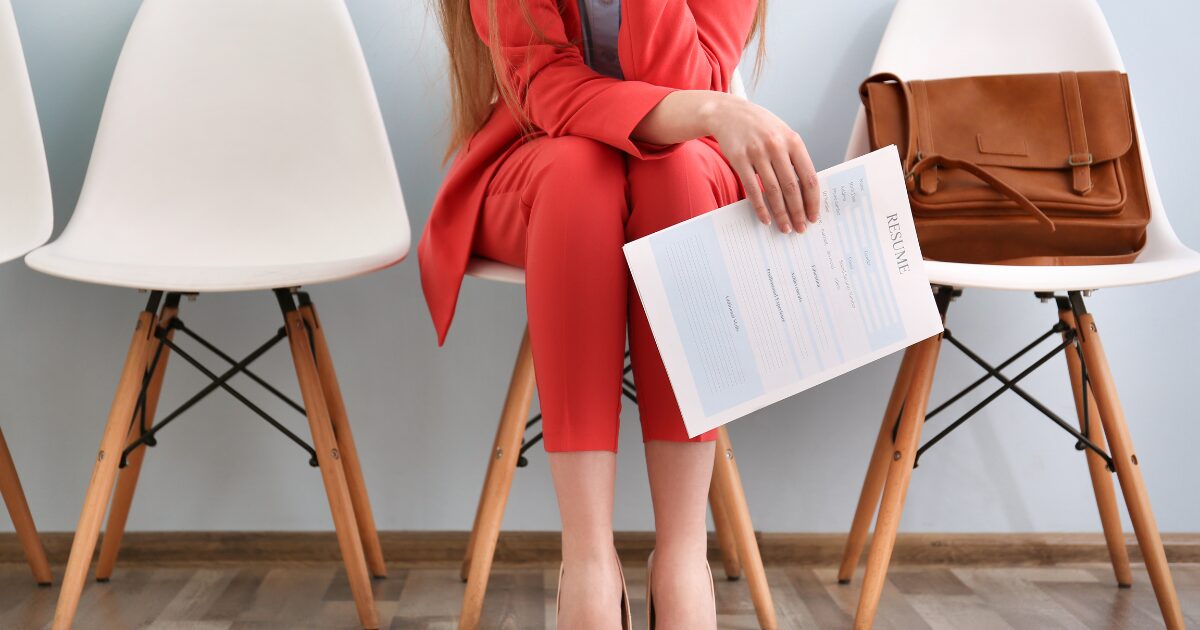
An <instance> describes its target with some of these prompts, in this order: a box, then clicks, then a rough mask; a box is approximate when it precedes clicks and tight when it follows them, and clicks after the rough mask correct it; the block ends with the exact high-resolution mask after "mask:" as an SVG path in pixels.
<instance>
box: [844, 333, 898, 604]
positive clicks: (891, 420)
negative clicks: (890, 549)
mask: <svg viewBox="0 0 1200 630" xmlns="http://www.w3.org/2000/svg"><path fill="white" fill-rule="evenodd" d="M915 348H916V346H912V347H910V348H909V349H908V350H906V351H905V352H904V358H903V359H902V360H901V361H900V371H899V372H897V373H896V381H895V383H894V384H893V385H892V395H891V397H890V398H888V404H887V410H886V411H884V412H883V424H882V425H880V427H879V435H878V436H877V437H876V438H875V450H874V451H872V453H871V461H870V463H869V464H868V465H867V476H866V478H864V479H863V485H862V492H860V493H859V495H858V507H857V508H855V510H854V522H853V523H852V524H851V525H850V534H849V535H848V536H847V537H846V549H845V550H844V551H843V552H842V565H841V567H839V568H838V576H837V579H838V583H839V584H849V583H850V580H851V578H853V577H854V569H855V568H856V567H857V566H858V559H859V557H860V556H862V550H863V547H864V546H866V543H867V533H868V532H869V531H870V529H871V521H872V520H874V519H875V508H876V507H878V506H879V497H880V496H881V495H882V494H883V481H884V479H885V478H886V477H887V471H888V462H889V461H890V460H891V456H892V430H893V429H895V428H896V419H897V418H898V417H899V416H900V410H901V409H902V408H903V407H904V396H905V394H906V393H907V392H908V383H909V380H910V379H911V377H912V366H913V357H914V356H915V350H914V349H915Z"/></svg>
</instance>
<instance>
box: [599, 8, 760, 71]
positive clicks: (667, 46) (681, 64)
mask: <svg viewBox="0 0 1200 630" xmlns="http://www.w3.org/2000/svg"><path fill="white" fill-rule="evenodd" d="M757 8H758V1H757V0H625V1H624V2H622V3H621V32H620V36H619V39H618V44H617V46H618V54H619V56H620V58H621V71H622V72H623V73H624V75H625V78H626V79H634V80H638V81H645V82H647V83H653V84H655V85H662V86H666V87H673V88H677V89H684V90H717V91H720V92H727V91H728V90H729V82H730V80H731V77H732V76H733V71H734V68H736V67H737V65H738V62H739V61H740V60H741V57H742V50H743V49H744V48H745V46H746V38H747V36H749V34H750V28H751V26H752V25H753V23H754V15H755V11H756V10H757Z"/></svg>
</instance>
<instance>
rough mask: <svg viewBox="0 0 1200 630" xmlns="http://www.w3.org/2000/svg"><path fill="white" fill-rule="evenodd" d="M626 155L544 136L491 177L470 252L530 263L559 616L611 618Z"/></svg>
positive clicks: (615, 605) (567, 620) (572, 621)
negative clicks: (556, 523) (555, 525)
mask: <svg viewBox="0 0 1200 630" xmlns="http://www.w3.org/2000/svg"><path fill="white" fill-rule="evenodd" d="M628 214H629V213H628V203H627V186H626V171H625V160H624V159H623V158H622V157H621V155H620V154H618V153H617V152H616V150H614V149H612V148H609V147H607V146H605V145H602V144H599V143H597V142H594V141H591V140H586V139H582V138H571V137H566V138H554V139H551V138H541V139H537V140H533V141H531V142H529V143H528V144H526V145H525V146H523V147H521V148H520V149H518V150H517V151H516V152H514V153H513V154H512V155H511V156H509V158H508V159H507V160H506V162H505V164H503V165H502V166H501V168H500V172H499V173H498V174H497V176H496V178H495V179H494V180H493V182H492V184H491V190H490V191H489V196H488V200H487V202H486V204H485V206H484V212H483V217H482V220H481V223H480V226H479V231H478V232H477V233H476V246H475V253H476V254H477V255H482V256H486V257H489V258H493V259H496V260H500V261H501V262H505V263H508V264H515V265H520V266H523V267H524V268H525V273H526V302H527V307H528V312H529V334H530V342H531V344H532V346H533V361H534V369H535V372H536V374H537V383H538V395H539V400H540V404H541V410H542V416H543V420H542V431H543V435H544V437H545V445H546V450H547V451H549V453H550V454H549V459H550V471H551V475H552V476H553V478H554V486H555V490H556V494H557V495H558V505H559V513H560V515H561V517H562V526H563V528H562V532H563V533H562V547H563V583H562V584H561V585H560V594H561V600H560V601H561V605H562V608H561V610H560V614H559V627H560V628H563V629H565V630H571V629H574V628H587V629H591V628H600V629H604V628H616V627H618V625H619V623H620V608H619V603H620V596H621V591H620V578H619V574H618V570H617V563H616V557H615V556H614V554H613V535H612V508H613V483H614V479H615V473H616V453H615V451H616V448H617V430H618V422H619V415H620V391H621V389H620V387H621V374H622V369H623V364H624V355H625V327H626V313H627V306H626V300H627V297H628V278H627V274H626V271H625V261H624V257H623V255H622V253H621V245H623V244H624V242H625V221H626V219H627V218H628Z"/></svg>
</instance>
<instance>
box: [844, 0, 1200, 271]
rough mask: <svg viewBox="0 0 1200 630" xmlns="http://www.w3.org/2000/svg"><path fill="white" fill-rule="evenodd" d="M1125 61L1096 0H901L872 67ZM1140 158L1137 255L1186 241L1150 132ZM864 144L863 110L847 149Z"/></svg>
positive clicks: (937, 69)
mask: <svg viewBox="0 0 1200 630" xmlns="http://www.w3.org/2000/svg"><path fill="white" fill-rule="evenodd" d="M1124 69H1125V65H1124V63H1123V62H1122V61H1121V55H1120V53H1119V52H1118V50H1117V44H1116V41H1115V40H1114V39H1113V35H1112V31H1110V30H1109V28H1108V23H1107V22H1106V21H1105V19H1104V14H1103V13H1102V12H1101V11H1100V7H1099V6H1098V5H1097V4H1096V2H1095V0H1002V1H983V0H899V2H897V4H896V8H895V9H894V10H893V12H892V17H891V20H890V21H889V22H888V26H887V30H886V31H885V32H884V35H883V40H882V41H881V42H880V44H879V50H878V52H877V53H876V55H875V62H874V64H873V65H872V68H871V72H872V73H876V72H892V73H895V74H897V75H899V76H900V77H902V78H904V79H938V78H946V77H956V76H971V75H989V74H1022V73H1036V72H1059V71H1063V70H1076V71H1089V70H1120V71H1124ZM1138 134H1139V137H1140V138H1141V155H1142V163H1143V164H1144V166H1145V171H1146V183H1147V187H1148V190H1149V195H1150V208H1151V221H1150V227H1149V230H1148V233H1147V242H1146V248H1145V250H1144V251H1143V254H1142V255H1141V256H1140V257H1139V260H1150V259H1154V258H1155V257H1157V256H1160V255H1164V254H1165V253H1166V252H1167V251H1168V250H1171V249H1173V248H1175V247H1182V244H1180V243H1179V239H1178V237H1176V236H1175V233H1174V231H1172V229H1171V226H1170V224H1169V223H1168V222H1167V218H1166V215H1165V213H1164V211H1163V207H1162V200H1161V198H1160V196H1159V192H1158V186H1157V185H1156V183H1155V180H1154V172H1153V170H1152V169H1151V167H1150V156H1149V152H1148V151H1147V150H1146V142H1145V137H1144V136H1143V135H1142V133H1141V125H1140V123H1139V124H1138ZM866 149H867V137H866V127H865V120H864V118H863V116H862V113H861V112H860V114H859V118H858V120H857V121H856V123H855V130H854V132H853V134H852V138H851V141H850V147H849V150H848V151H847V153H848V155H850V154H852V155H860V154H862V153H863V152H865V150H866Z"/></svg>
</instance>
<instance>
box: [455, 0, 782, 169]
mask: <svg viewBox="0 0 1200 630" xmlns="http://www.w3.org/2000/svg"><path fill="white" fill-rule="evenodd" d="M497 1H498V0H487V21H488V32H489V33H492V34H494V33H496V32H497V30H499V18H498V17H497V12H496V3H497ZM627 1H629V2H637V1H638V0H627ZM517 2H519V4H520V6H521V8H522V10H524V11H526V15H525V17H526V19H527V20H528V21H529V22H530V24H531V26H532V25H533V21H532V18H531V17H530V16H529V14H528V12H527V6H526V5H525V1H524V0H517ZM435 6H436V11H437V15H438V21H439V22H440V23H441V27H442V35H443V37H445V39H446V49H447V51H448V52H449V58H450V98H451V101H452V106H451V110H450V129H451V131H450V143H449V146H448V147H447V148H446V156H445V157H446V159H449V158H450V156H451V155H452V154H453V153H454V152H455V151H456V150H458V148H459V147H461V146H462V145H463V144H464V143H466V141H467V139H468V138H470V136H471V134H473V133H475V131H476V130H477V129H479V127H480V126H482V125H483V122H484V121H485V120H486V119H487V117H488V114H490V113H491V110H492V102H493V101H494V99H495V98H496V97H497V96H498V97H499V98H501V99H503V100H504V102H505V103H507V104H508V106H509V107H510V108H511V109H512V111H513V112H514V113H515V114H516V115H517V120H518V122H519V123H520V124H521V125H522V126H524V127H529V121H528V118H527V117H526V116H525V114H524V112H523V110H522V108H521V107H520V105H519V104H518V101H517V96H516V91H515V89H514V87H513V84H512V81H511V79H510V77H509V74H508V70H507V69H506V68H505V67H504V66H503V65H502V64H503V59H504V57H503V53H502V51H501V48H500V42H499V41H498V39H499V38H497V37H494V36H491V37H488V43H487V44H485V43H484V42H483V40H482V39H480V37H479V34H478V33H477V32H476V30H475V23H474V21H473V20H472V18H471V0H435ZM766 19H767V0H758V10H757V11H756V12H755V16H754V26H753V27H752V28H751V29H750V33H748V34H747V36H746V44H747V45H749V44H750V42H751V41H753V39H754V36H755V35H756V34H758V35H759V38H758V50H757V58H756V60H755V72H756V73H757V71H758V69H759V67H760V66H761V64H762V61H763V59H764V53H765V50H766V42H765V41H764V39H765V38H764V37H763V36H762V33H763V24H764V23H765V22H766ZM534 31H535V32H534V35H535V36H540V35H541V34H540V33H538V32H537V29H536V27H534Z"/></svg>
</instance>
